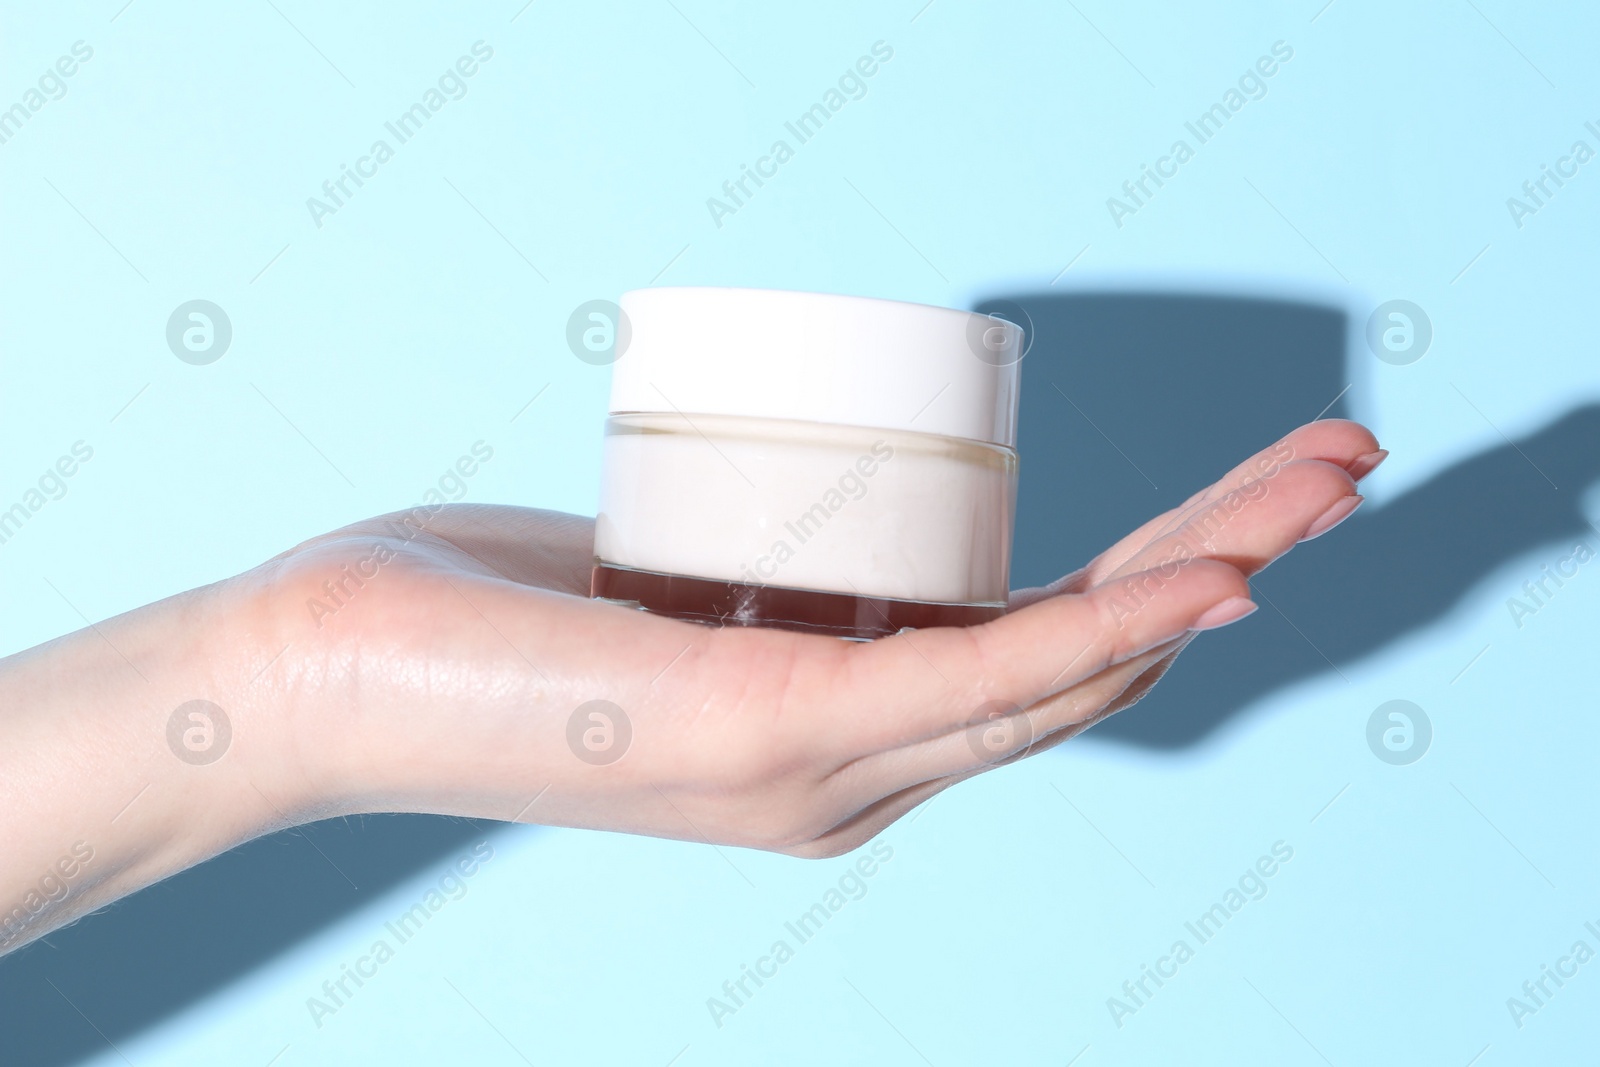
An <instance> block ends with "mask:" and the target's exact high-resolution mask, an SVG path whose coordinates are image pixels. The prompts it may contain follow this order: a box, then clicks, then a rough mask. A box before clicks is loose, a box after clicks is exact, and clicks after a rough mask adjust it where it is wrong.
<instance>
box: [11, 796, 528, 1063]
mask: <svg viewBox="0 0 1600 1067" xmlns="http://www.w3.org/2000/svg"><path fill="white" fill-rule="evenodd" d="M498 825H499V824H498V823H494V824H490V823H477V822H475V821H472V820H466V819H450V818H443V817H439V816H428V815H369V816H365V817H363V818H361V819H351V820H343V819H332V820H328V821H326V822H320V823H313V824H311V825H309V826H304V827H299V828H297V829H294V830H286V831H283V832H281V833H276V834H272V835H270V836H268V837H263V838H260V839H258V840H256V841H252V842H250V843H249V844H247V845H244V846H242V847H240V848H236V849H234V850H233V851H231V852H227V853H224V854H223V855H221V856H218V857H217V858H216V859H213V860H210V861H209V862H206V863H203V864H201V865H200V866H198V867H192V868H190V869H189V870H187V871H184V872H183V873H182V874H179V875H177V876H176V877H173V878H169V879H167V880H166V881H164V882H160V883H158V884H156V885H154V886H151V887H150V888H148V889H144V890H141V891H139V892H138V893H135V894H134V895H133V896H131V897H127V898H125V899H123V900H120V901H118V902H116V903H115V904H112V905H110V906H109V907H108V908H106V909H105V910H104V911H102V912H100V913H98V914H96V915H94V916H92V917H89V918H86V919H84V920H82V921H80V922H78V923H77V924H76V925H73V926H69V927H67V928H66V929H64V930H58V931H56V932H55V933H53V934H50V935H49V937H48V938H47V939H46V940H41V941H35V942H34V943H33V944H31V945H28V946H27V947H25V948H22V949H19V950H17V951H16V952H14V953H12V954H11V955H9V956H6V957H4V958H0V1064H8V1065H9V1064H17V1065H21V1064H28V1065H29V1067H58V1065H63V1064H69V1063H73V1062H75V1061H77V1060H80V1059H82V1058H83V1057H85V1056H88V1055H90V1054H93V1053H101V1052H105V1051H106V1050H107V1047H108V1045H113V1044H116V1043H119V1042H121V1041H123V1040H124V1039H126V1038H128V1037H130V1036H132V1035H134V1034H136V1033H138V1032H139V1031H141V1030H143V1029H145V1028H146V1027H148V1026H151V1025H153V1024H155V1023H158V1022H160V1021H161V1020H162V1019H163V1018H165V1017H166V1016H168V1015H170V1014H172V1013H173V1012H175V1011H178V1010H179V1009H182V1008H184V1007H187V1006H188V1005H189V1004H191V1003H193V1002H194V1001H195V1000H197V999H199V998H200V997H202V996H204V995H206V994H208V993H211V992H214V991H215V990H217V989H219V988H221V987H222V986H223V985H224V984H226V983H227V982H229V981H231V980H232V979H235V978H238V977H240V976H241V975H243V974H244V973H245V972H247V971H249V970H250V969H252V968H254V967H257V966H259V965H261V964H263V963H265V962H266V961H267V960H269V959H270V958H271V957H273V956H275V955H277V954H278V953H279V952H281V951H283V950H284V949H286V948H289V947H291V946H293V945H294V944H295V943H296V942H298V941H301V940H303V939H304V938H306V937H308V936H310V935H311V934H313V933H315V932H316V931H317V930H318V929H320V928H322V927H324V926H326V925H328V924H329V923H331V922H333V921H335V920H337V919H338V918H340V917H341V916H343V915H345V914H347V913H348V912H350V911H351V910H353V909H355V908H357V907H360V906H362V905H364V904H366V903H367V902H369V901H371V900H373V899H374V898H375V897H377V896H378V895H379V894H381V893H383V892H385V891H386V890H388V889H389V888H391V887H392V886H394V885H395V883H397V882H399V881H401V880H402V879H404V878H406V877H408V876H410V875H412V874H414V873H416V872H417V871H419V870H422V869H425V868H426V867H427V866H428V865H429V864H430V863H434V862H436V861H437V862H438V863H440V864H441V865H442V863H443V862H444V861H446V860H449V859H453V858H455V856H456V854H457V853H458V852H460V851H462V850H463V849H464V848H467V847H469V845H470V844H471V843H475V842H477V841H478V840H481V839H482V838H483V837H484V836H485V834H486V832H487V830H488V829H489V828H491V827H493V826H498ZM358 887H359V888H358ZM313 992H314V990H307V991H306V995H307V996H311V995H312V993H313ZM285 1023H286V1026H285V1029H286V1032H287V1031H288V1030H289V1029H292V1024H290V1022H289V1021H288V1020H286V1021H285Z"/></svg>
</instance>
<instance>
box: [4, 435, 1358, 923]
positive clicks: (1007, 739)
mask: <svg viewBox="0 0 1600 1067" xmlns="http://www.w3.org/2000/svg"><path fill="white" fill-rule="evenodd" d="M1382 457H1383V453H1382V452H1380V451H1379V450H1378V446H1377V443H1376V441H1375V440H1374V439H1373V438H1372V435H1371V434H1370V433H1368V432H1367V431H1366V430H1365V429H1363V428H1362V427H1360V426H1358V425H1356V424H1354V423H1349V422H1342V421H1325V422H1317V423H1313V424H1311V425H1309V426H1305V427H1302V428H1301V429H1299V430H1297V431H1295V432H1294V433H1292V434H1290V435H1289V436H1288V437H1287V438H1285V439H1284V440H1283V441H1280V442H1279V443H1278V444H1276V445H1274V446H1273V447H1272V448H1269V449H1267V450H1266V451H1264V452H1262V453H1260V454H1259V455H1258V456H1256V457H1254V458H1253V459H1251V460H1249V461H1247V462H1246V463H1245V464H1242V465H1241V466H1240V467H1239V468H1237V469H1235V470H1234V471H1233V472H1231V473H1230V474H1228V475H1227V476H1226V477H1224V478H1223V479H1222V480H1221V481H1219V482H1218V483H1217V484H1216V485H1214V486H1212V487H1211V488H1210V489H1208V490H1205V491H1203V492H1202V493H1199V494H1197V495H1196V496H1194V497H1193V498H1191V499H1190V500H1188V501H1187V502H1185V503H1184V504H1183V505H1182V506H1180V507H1178V508H1176V509H1174V510H1173V511H1171V512H1168V513H1167V514H1165V515H1162V516H1159V517H1158V518H1155V519H1153V520H1151V521H1150V522H1149V523H1146V524H1145V525H1144V526H1143V527H1141V528H1140V529H1138V530H1136V531H1134V532H1133V533H1132V534H1130V535H1129V536H1128V537H1126V538H1124V539H1123V540H1122V541H1121V542H1119V543H1118V544H1116V545H1114V546H1112V547H1111V548H1110V549H1108V550H1107V551H1106V552H1104V553H1103V554H1102V555H1101V556H1100V557H1099V558H1097V559H1096V560H1095V561H1093V562H1092V563H1090V564H1089V565H1088V566H1087V567H1085V568H1083V569H1082V570H1079V571H1077V572H1075V573H1073V574H1071V575H1069V576H1068V577H1066V578H1063V579H1061V580H1060V581H1058V582H1056V583H1054V584H1053V585H1051V586H1049V587H1047V588H1043V589H1031V590H1024V591H1022V592H1019V593H1016V594H1014V596H1013V598H1012V604H1011V610H1010V612H1009V613H1008V614H1007V615H1006V616H1005V617H1003V618H1001V619H999V620H996V621H994V622H992V623H988V624H986V625H983V626H977V627H972V628H969V629H929V630H920V631H913V632H906V633H901V634H899V635H896V636H894V637H889V638H885V639H882V640H879V641H875V642H871V643H866V644H853V643H846V642H842V641H838V640H835V639H832V638H825V637H816V636H809V635H801V634H795V633H788V632H783V631H776V630H758V629H738V628H727V629H715V628H712V627H707V626H702V625H697V624H692V623H685V622H679V621H675V620H671V619H666V618H661V617H658V616H653V615H648V614H645V613H642V612H638V611H631V610H627V609H624V608H619V607H616V606H614V605H610V604H605V603H601V602H597V601H592V600H589V599H588V598H587V591H588V579H589V568H590V564H591V546H592V523H591V521H590V520H588V519H581V518H575V517H572V516H567V515H557V514H553V513H548V512H539V511H530V510H526V509H520V508H510V507H490V506H474V505H456V506H446V507H444V508H440V509H436V510H433V511H431V513H430V512H429V511H426V510H423V509H418V510H417V511H414V512H411V513H407V514H405V515H395V516H390V517H388V518H384V519H375V520H371V521H368V522H363V523H359V524H357V525H355V526H351V527H348V528H346V529H344V530H340V531H337V532H335V533H332V534H328V535H326V536H324V537H320V538H317V539H315V540H313V541H310V542H307V543H306V544H303V545H300V546H298V547H296V548H295V549H293V550H291V551H289V552H287V553H284V554H283V555H281V556H279V557H277V558H275V559H273V560H270V561H268V562H267V563H265V564H262V565H261V566H260V567H257V568H255V569H254V570H251V571H249V572H247V573H245V574H243V575H240V576H239V577H237V578H234V579H230V580H228V581H226V582H222V583H219V584H218V585H216V586H211V587H207V588H206V589H202V590H197V591H195V592H192V593H188V594H184V595H182V596H179V597H174V598H172V599H171V600H167V601H163V602H161V603H159V604H154V605H150V606H149V607H146V608H141V609H139V610H137V611H134V612H130V613H128V614H127V615H124V616H120V617H118V618H116V619H112V620H108V621H107V622H104V623H101V624H99V625H98V626H95V627H92V628H91V629H89V630H85V631H81V632H79V633H77V634H74V635H70V636H69V637H65V638H62V639H60V640H59V641H56V642H52V643H51V644H49V645H45V646H41V647H40V648H38V649H33V650H30V651H29V652H25V653H22V654H19V655H17V656H13V657H11V658H10V659H8V660H5V661H0V686H3V687H4V690H5V691H6V692H7V695H8V697H9V698H11V700H12V706H11V707H10V708H9V709H7V710H5V711H4V712H3V713H0V801H3V802H4V803H3V804H0V813H3V814H0V831H3V837H4V840H5V841H6V842H7V843H8V846H10V845H15V847H8V848H6V849H4V850H0V852H3V856H4V858H3V859H0V890H3V891H4V892H5V893H6V894H7V895H6V896H4V897H0V907H3V908H11V911H10V913H9V918H8V917H7V914H6V913H0V921H3V922H4V925H5V929H4V930H3V931H0V951H3V950H4V949H5V948H7V947H12V946H13V945H15V944H18V943H21V942H22V941H24V940H27V939H29V938H31V937H33V936H36V935H37V934H39V933H42V932H45V931H46V930H48V929H50V928H51V927H53V926H56V925H59V924H60V923H61V922H64V921H67V920H69V919H71V918H72V917H74V916H76V915H77V914H81V913H82V912H84V911H85V910H88V909H89V908H92V907H96V906H99V905H100V904H102V903H104V902H106V901H108V900H111V899H114V898H115V897H117V896H119V895H122V894H124V893H127V892H131V891H132V890H133V889H136V888H138V887H139V886H141V885H145V884H148V883H149V882H152V881H155V880H157V879H158V878H161V877H164V876H166V875H167V874H170V873H172V872H174V871H176V870H180V869H182V868H183V867H185V866H188V865H189V864H192V863H195V862H198V861H200V860H202V859H204V858H206V857H208V856H210V855H214V854H215V853H217V852H219V851H222V850H224V849H226V848H229V847H232V846H233V845H235V844H238V843H240V842H242V841H244V840H246V839H248V838H250V837H252V836H255V835H257V834H260V833H264V832H267V831H269V830H272V829H277V828H281V827H283V826H287V825H293V824H296V823H300V822H305V821H309V820H312V819H316V818H321V817H326V816H331V815H338V814H353V813H359V812H378V811H417V812H437V813H444V814H453V815H465V816H475V817H480V818H493V819H503V820H516V821H523V822H537V823H547V824H552V825H561V826H579V827H593V828H599V829H608V830H619V831H624V832H629V833H639V834H651V835H657V836H663V837H674V838H682V839H685V840H691V841H701V840H703V841H710V842H716V843H726V844H735V845H743V846H749V847H754V848H764V849H771V850H776V851H781V852H785V853H789V854H792V855H800V856H831V855H836V854H839V853H842V852H846V851H849V850H850V849H853V848H855V847H857V846H858V845H860V844H861V843H862V842H864V841H866V840H868V839H870V838H871V837H872V836H873V835H875V834H877V833H878V832H879V831H881V830H882V829H883V828H884V827H886V826H888V825H889V824H890V823H892V822H893V821H894V820H895V819H897V818H899V817H900V816H901V815H903V814H905V813H906V812H908V811H909V810H911V809H912V808H913V807H915V806H916V805H917V804H919V803H921V802H922V801H924V800H926V799H928V798H929V797H931V796H933V795H934V794H935V793H938V792H939V791H941V790H943V789H945V788H948V787H949V786H951V785H953V784H955V783H956V782H959V781H961V780H963V779H964V778H967V777H970V776H972V775H974V774H977V773H980V772H982V771H984V770H987V769H989V768H990V767H992V766H995V765H996V764H999V763H1004V762H1006V761H1008V760H1011V759H1016V758H1021V757H1022V756H1024V755H1028V754H1032V753H1037V752H1039V751H1041V750H1043V749H1045V748H1048V747H1051V746H1053V745H1055V744H1059V743H1060V742H1061V741H1063V740H1065V739H1067V738H1069V737H1071V736H1072V735H1074V734H1076V733H1078V732H1080V731H1081V730H1083V729H1085V728H1087V727H1088V726H1090V725H1093V724H1094V723H1095V722H1098V721H1099V720H1100V719H1102V718H1104V717H1105V716H1107V715H1110V714H1112V713H1114V712H1116V711H1118V710H1121V709H1123V708H1125V707H1127V706H1129V705H1130V704H1132V703H1134V702H1135V701H1137V700H1138V699H1139V698H1140V697H1141V696H1142V695H1143V694H1144V693H1145V692H1146V691H1147V690H1148V689H1149V688H1150V686H1151V685H1153V684H1154V683H1155V681H1156V680H1157V679H1159V677H1160V675H1161V673H1162V672H1163V671H1164V670H1165V669H1166V667H1167V666H1168V665H1169V664H1170V663H1171V661H1172V659H1173V657H1174V656H1176V655H1177V653H1178V652H1179V651H1180V650H1181V649H1182V648H1183V647H1184V646H1185V645H1186V644H1187V643H1188V642H1189V641H1190V640H1192V639H1193V638H1194V636H1195V635H1196V633H1198V632H1199V631H1202V630H1205V629H1208V628H1212V627H1215V626H1219V625H1224V624H1226V623H1227V622H1230V621H1233V620H1236V619H1238V618H1242V617H1243V616H1244V615H1245V614H1247V613H1248V612H1249V611H1250V610H1251V609H1252V607H1253V605H1252V604H1251V603H1250V601H1249V586H1248V584H1247V582H1246V578H1247V577H1248V576H1249V575H1251V574H1253V573H1255V572H1256V571H1258V570H1260V569H1261V568H1262V567H1265V566H1266V565H1267V564H1268V563H1270V562H1271V561H1272V560H1274V559H1276V558H1277V557H1278V556H1280V555H1282V554H1283V553H1284V552H1286V551H1287V550H1288V549H1289V548H1291V547H1293V546H1294V544H1295V543H1296V542H1298V541H1301V540H1304V539H1307V538H1309V537H1312V536H1316V535H1317V534H1319V533H1321V532H1323V531H1325V530H1326V529H1328V528H1330V527H1331V525H1332V524H1333V523H1335V522H1337V521H1338V520H1339V519H1341V518H1343V517H1344V516H1345V515H1348V514H1349V513H1350V511H1352V510H1353V509H1354V507H1355V505H1356V504H1357V503H1359V502H1360V497H1359V496H1358V495H1357V494H1356V489H1355V480H1356V479H1358V478H1360V477H1362V476H1363V475H1365V474H1366V473H1367V472H1369V471H1370V470H1371V469H1372V468H1373V467H1375V466H1376V465H1377V462H1379V461H1380V460H1381V459H1382ZM1094 503H1095V502H1094V501H1081V502H1079V505H1080V506H1082V507H1093V506H1094ZM197 700H198V701H208V702H209V704H208V705H198V707H200V708H201V710H202V711H203V712H204V711H205V709H206V708H208V707H209V708H214V709H220V715H221V717H222V718H225V720H226V729H225V730H223V729H221V728H220V724H219V723H211V727H212V729H211V730H210V731H209V732H208V730H207V729H206V723H205V722H203V721H202V720H193V721H194V722H195V723H196V724H197V725H196V727H195V729H198V730H199V733H198V734H196V735H194V737H195V738H196V739H197V740H196V741H195V746H194V747H196V751H194V752H187V751H186V749H185V747H184V746H185V745H188V744H189V741H188V740H182V739H183V738H188V737H189V736H190V735H189V734H186V733H184V732H183V729H184V726H185V722H186V721H188V720H186V719H185V716H186V715H188V714H189V713H188V712H181V709H184V708H190V707H191V705H190V703H189V702H191V701H197ZM180 712H181V713H180ZM215 717H216V716H215V715H213V718H215ZM174 722H177V726H176V727H175V726H174V725H173V724H174ZM174 731H176V732H174ZM224 735H226V739H225V740H224V739H223V738H224ZM207 746H211V747H209V748H208V747H207ZM218 746H225V748H220V749H219V747H218ZM219 751H220V755H218V752H219ZM79 844H83V845H86V846H87V847H88V848H90V849H91V850H92V851H93V859H92V860H90V861H88V862H84V863H81V864H77V863H75V864H74V868H75V874H74V875H73V876H72V877H73V878H75V879H76V881H74V882H72V883H71V884H70V885H69V892H68V893H67V894H66V895H65V896H64V897H63V898H61V899H59V900H46V901H45V902H44V904H43V906H42V907H41V908H37V909H36V908H33V907H32V906H31V904H29V903H28V902H30V901H34V900H37V899H39V894H38V893H37V892H32V890H31V887H33V886H34V883H35V882H37V881H38V876H39V874H40V872H41V871H48V870H50V869H52V865H53V864H57V863H58V859H59V857H58V854H60V855H62V856H65V855H69V854H70V850H71V849H73V848H75V847H76V846H77V845H79ZM79 853H80V854H81V849H79ZM30 893H31V895H29V894H30ZM12 899H21V900H23V901H24V903H25V904H26V905H27V906H25V907H23V908H22V910H21V911H20V912H19V911H18V910H17V909H15V908H12V906H11V904H9V903H7V901H9V900H12Z"/></svg>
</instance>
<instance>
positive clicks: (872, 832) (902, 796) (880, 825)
mask: <svg viewBox="0 0 1600 1067" xmlns="http://www.w3.org/2000/svg"><path fill="white" fill-rule="evenodd" d="M977 773H978V772H977V771H973V772H972V774H965V775H958V776H953V777H949V778H939V779H937V780H934V781H929V782H919V783H917V784H916V785H912V786H908V787H907V788H905V789H902V790H899V791H898V792H896V793H893V794H891V795H889V796H886V797H883V798H882V799H881V800H877V801H874V802H873V803H871V804H868V805H867V806H866V807H864V808H862V809H861V810H860V811H858V812H856V813H855V814H853V815H851V816H850V817H849V818H847V819H845V820H844V821H843V822H841V823H839V824H838V825H837V826H835V827H834V828H833V829H831V830H829V831H827V832H826V833H824V834H821V835H820V836H818V837H816V838H814V839H813V840H811V841H808V842H806V843H805V844H803V845H798V846H795V847H794V848H790V849H787V850H786V851H787V852H788V853H789V854H790V855H794V856H803V857H805V858H807V859H829V858H832V857H834V856H842V855H844V854H845V853H847V852H854V851H855V850H856V849H858V848H860V847H861V846H862V845H864V844H866V843H867V842H868V841H871V840H872V839H873V838H874V837H877V836H878V835H879V834H881V833H883V831H884V830H886V829H888V828H889V827H890V826H892V825H893V824H895V823H897V822H899V821H900V820H901V819H903V818H904V817H905V816H906V815H908V814H909V813H910V812H912V811H913V810H915V809H916V807H917V806H918V805H920V804H922V803H923V802H924V801H927V800H931V799H932V798H933V797H935V796H937V795H938V794H940V793H942V792H944V791H945V790H946V789H949V788H950V787H951V786H953V785H955V784H957V783H959V782H962V781H965V780H966V779H968V778H970V777H972V775H973V774H977Z"/></svg>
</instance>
